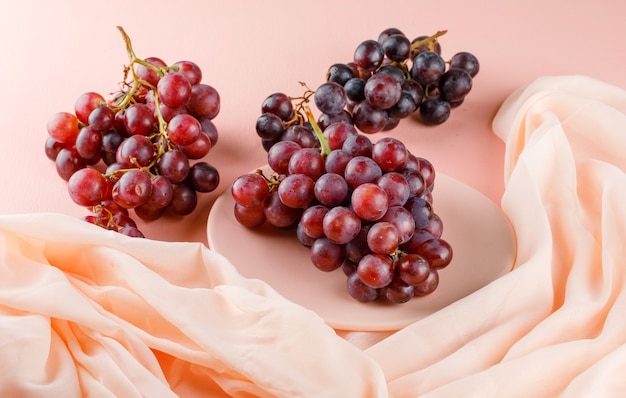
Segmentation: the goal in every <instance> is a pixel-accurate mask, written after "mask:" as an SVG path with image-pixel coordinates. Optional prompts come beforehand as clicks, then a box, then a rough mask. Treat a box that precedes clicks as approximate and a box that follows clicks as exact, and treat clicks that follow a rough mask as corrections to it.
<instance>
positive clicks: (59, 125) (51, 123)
mask: <svg viewBox="0 0 626 398" xmlns="http://www.w3.org/2000/svg"><path fill="white" fill-rule="evenodd" d="M47 129H48V134H49V135H50V137H52V138H53V139H54V140H55V141H56V142H59V143H62V144H73V143H74V141H76V137H77V136H78V132H79V131H80V130H79V128H78V118H76V116H75V115H73V114H71V113H69V112H58V113H55V114H54V115H52V116H51V117H50V119H48V124H47Z"/></svg>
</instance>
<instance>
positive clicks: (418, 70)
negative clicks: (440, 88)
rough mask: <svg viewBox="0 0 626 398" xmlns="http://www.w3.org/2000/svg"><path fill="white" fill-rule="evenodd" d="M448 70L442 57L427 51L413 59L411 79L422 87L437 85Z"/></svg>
mask: <svg viewBox="0 0 626 398" xmlns="http://www.w3.org/2000/svg"><path fill="white" fill-rule="evenodd" d="M445 69H446V62H445V61H444V60H443V58H441V56H440V55H439V54H437V53H435V52H432V51H425V52H421V53H419V54H417V55H416V56H415V57H414V58H413V65H412V66H411V77H413V79H415V80H416V81H417V82H418V83H419V84H421V85H422V86H428V85H430V84H435V83H437V81H439V79H440V78H441V76H443V74H444V72H445Z"/></svg>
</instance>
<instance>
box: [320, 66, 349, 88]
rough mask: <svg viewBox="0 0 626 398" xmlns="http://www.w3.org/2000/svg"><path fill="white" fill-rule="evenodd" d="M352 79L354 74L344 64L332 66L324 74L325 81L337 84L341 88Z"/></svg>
mask: <svg viewBox="0 0 626 398" xmlns="http://www.w3.org/2000/svg"><path fill="white" fill-rule="evenodd" d="M353 77H354V72H352V68H350V67H349V66H348V65H346V64H340V63H339V64H333V65H331V66H330V68H328V72H327V73H326V81H328V82H333V83H337V84H339V85H341V86H343V85H345V84H346V82H347V81H348V80H350V79H352V78H353Z"/></svg>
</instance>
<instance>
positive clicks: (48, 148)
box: [44, 136, 68, 162]
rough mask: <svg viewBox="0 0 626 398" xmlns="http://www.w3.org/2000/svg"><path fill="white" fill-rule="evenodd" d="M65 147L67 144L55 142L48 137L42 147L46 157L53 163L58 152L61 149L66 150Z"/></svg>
mask: <svg viewBox="0 0 626 398" xmlns="http://www.w3.org/2000/svg"><path fill="white" fill-rule="evenodd" d="M67 146H68V144H62V143H60V142H56V141H55V140H54V138H52V137H50V136H48V137H46V142H45V145H44V151H45V153H46V157H47V158H48V159H50V160H52V161H53V162H54V161H55V160H56V158H57V155H58V154H59V151H60V150H61V149H63V148H67Z"/></svg>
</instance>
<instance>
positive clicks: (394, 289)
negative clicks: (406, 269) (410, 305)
mask: <svg viewBox="0 0 626 398" xmlns="http://www.w3.org/2000/svg"><path fill="white" fill-rule="evenodd" d="M413 296H414V288H413V286H411V285H409V284H407V283H406V282H404V281H403V280H402V278H400V277H399V276H398V275H397V274H396V275H395V276H394V277H393V279H392V280H391V282H390V283H389V284H388V285H387V286H386V287H385V298H386V299H387V300H388V301H389V302H391V303H395V304H402V303H406V302H409V301H410V300H411V299H412V298H413Z"/></svg>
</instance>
